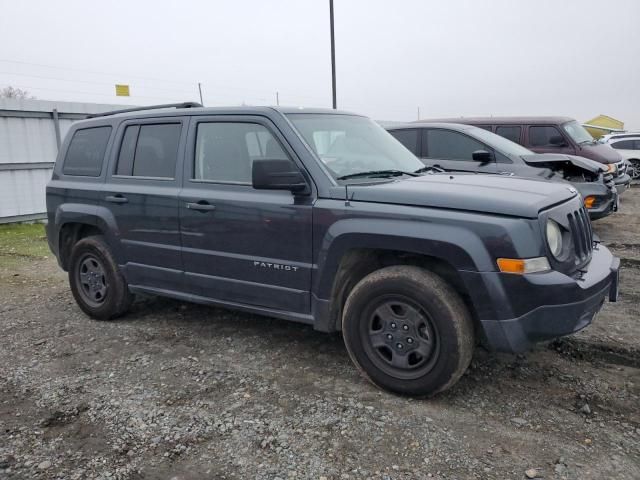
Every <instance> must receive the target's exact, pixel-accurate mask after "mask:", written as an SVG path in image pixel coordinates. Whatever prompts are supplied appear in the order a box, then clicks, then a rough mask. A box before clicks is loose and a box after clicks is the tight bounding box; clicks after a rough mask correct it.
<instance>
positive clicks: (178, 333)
mask: <svg viewBox="0 0 640 480" xmlns="http://www.w3.org/2000/svg"><path fill="white" fill-rule="evenodd" d="M639 212H640V188H634V189H632V190H631V191H628V192H626V193H625V194H624V196H623V203H622V207H621V212H619V213H618V214H616V215H614V216H613V217H611V218H608V219H604V220H601V221H598V222H595V224H594V226H595V231H596V232H597V233H598V235H599V236H600V237H601V239H602V240H603V242H604V243H606V244H608V245H609V246H611V248H612V249H613V250H615V251H616V253H617V254H618V255H620V256H621V257H622V258H623V266H624V270H623V271H622V282H623V283H622V298H621V301H620V302H619V303H617V304H608V305H606V306H605V308H604V310H603V311H602V312H601V314H600V315H599V317H598V318H597V321H596V322H595V323H594V324H593V325H592V326H591V327H589V328H588V329H586V330H585V331H583V332H580V333H579V334H577V335H574V336H572V337H567V338H565V339H562V340H559V341H556V342H553V343H552V344H549V345H540V346H538V347H537V348H536V349H535V350H534V351H532V352H530V353H528V354H526V355H520V356H508V355H494V354H489V353H487V352H485V351H483V350H481V349H478V350H477V351H476V353H475V357H474V361H473V363H472V366H471V368H470V370H469V371H468V372H467V374H466V375H465V376H464V377H463V378H462V379H461V381H460V382H459V383H458V384H457V385H456V386H455V387H454V388H453V389H451V390H450V391H448V392H446V393H445V394H442V395H440V396H438V397H437V398H435V399H431V400H414V399H410V398H403V397H398V396H394V395H391V394H387V393H384V392H381V391H379V390H377V389H376V388H374V387H372V386H371V385H369V384H368V383H367V382H365V381H364V380H363V379H361V378H360V377H359V376H358V374H357V373H356V369H355V368H354V367H353V366H352V365H351V363H350V361H349V359H348V357H347V354H346V352H345V349H344V347H343V344H342V341H341V337H340V336H339V335H326V334H321V333H317V332H314V331H313V330H312V329H311V328H310V327H308V326H304V325H298V324H293V323H287V322H284V321H279V320H274V319H269V318H261V317H257V316H252V315H245V314H238V313H233V312H229V311H225V310H221V309H213V308H206V307H201V306H196V305H190V304H185V303H180V302H175V301H170V300H163V299H148V300H144V301H142V302H139V303H137V304H136V305H135V307H134V310H133V311H132V312H131V313H130V314H128V315H127V316H126V317H125V318H122V319H120V320H117V321H114V322H96V321H92V320H89V319H88V318H87V317H85V316H84V315H83V314H82V313H81V312H80V310H79V309H78V308H77V307H76V305H75V303H74V301H73V299H72V296H71V293H70V291H69V288H68V285H67V282H66V276H65V275H64V274H63V273H62V272H60V271H59V270H58V268H57V265H56V264H55V261H54V259H53V258H52V257H50V256H49V257H48V258H44V257H43V256H42V255H43V254H42V253H41V254H40V255H38V254H37V253H33V252H29V253H27V254H23V253H20V252H19V251H13V250H7V249H4V250H2V249H1V248H0V325H1V326H2V329H3V334H2V336H0V428H1V429H2V432H1V435H2V437H1V438H2V440H1V441H0V478H2V479H4V478H11V479H18V478H29V479H31V478H36V479H44V478H57V479H62V478H65V479H82V478H104V479H156V478H158V479H176V480H177V479H182V480H187V479H209V478H211V479H217V478H229V479H232V478H257V479H277V478H280V479H289V478H315V479H359V478H377V479H410V478H411V479H413V478H439V479H454V478H455V479H467V478H469V479H471V478H473V479H475V478H486V479H521V478H547V479H555V478H558V479H560V478H567V479H574V478H579V479H590V478H593V479H602V478H615V479H638V478H640V340H639V339H640V322H639V320H640V287H639V286H638V285H640V214H639ZM35 241H36V242H42V239H37V240H35ZM0 247H1V246H0Z"/></svg>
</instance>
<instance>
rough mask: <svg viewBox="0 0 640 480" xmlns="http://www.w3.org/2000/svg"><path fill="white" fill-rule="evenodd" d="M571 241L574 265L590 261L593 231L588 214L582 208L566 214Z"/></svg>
mask: <svg viewBox="0 0 640 480" xmlns="http://www.w3.org/2000/svg"><path fill="white" fill-rule="evenodd" d="M567 220H568V221H569V228H570V230H571V239H572V240H573V248H574V252H575V256H576V259H575V260H576V264H583V263H585V262H587V261H588V260H589V259H591V252H592V251H593V230H592V229H591V221H589V214H588V213H587V210H586V209H585V208H584V207H583V208H580V209H578V210H575V211H573V212H570V213H568V214H567Z"/></svg>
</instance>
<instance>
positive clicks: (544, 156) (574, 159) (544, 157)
mask: <svg viewBox="0 0 640 480" xmlns="http://www.w3.org/2000/svg"><path fill="white" fill-rule="evenodd" d="M522 159H523V160H524V161H525V162H526V163H527V164H529V165H531V166H533V167H538V166H540V167H541V166H544V165H549V164H552V163H555V162H571V163H572V164H573V165H575V166H576V167H579V168H583V169H585V170H587V171H589V172H591V173H599V172H604V171H606V167H604V166H603V165H602V163H600V162H596V161H595V160H589V159H588V158H584V157H578V156H576V155H563V154H559V153H533V154H531V155H522Z"/></svg>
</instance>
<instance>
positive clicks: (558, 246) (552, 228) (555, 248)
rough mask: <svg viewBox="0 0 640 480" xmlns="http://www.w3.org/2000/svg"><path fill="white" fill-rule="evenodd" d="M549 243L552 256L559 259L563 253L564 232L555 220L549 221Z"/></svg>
mask: <svg viewBox="0 0 640 480" xmlns="http://www.w3.org/2000/svg"><path fill="white" fill-rule="evenodd" d="M547 243H548V244H549V250H551V254H552V255H553V256H554V257H556V258H557V257H558V256H559V255H560V253H562V231H561V230H560V226H559V225H558V224H557V223H556V222H554V221H553V220H547Z"/></svg>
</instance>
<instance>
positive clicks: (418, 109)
mask: <svg viewBox="0 0 640 480" xmlns="http://www.w3.org/2000/svg"><path fill="white" fill-rule="evenodd" d="M418 120H420V107H418Z"/></svg>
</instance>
